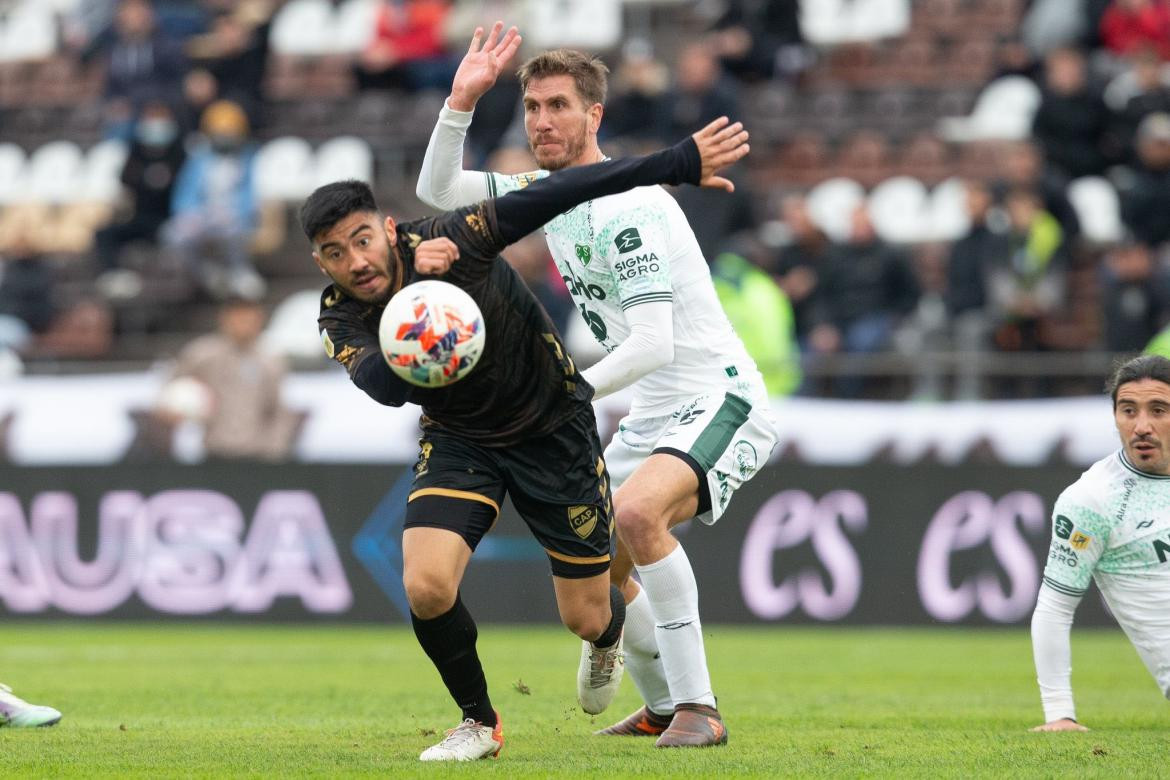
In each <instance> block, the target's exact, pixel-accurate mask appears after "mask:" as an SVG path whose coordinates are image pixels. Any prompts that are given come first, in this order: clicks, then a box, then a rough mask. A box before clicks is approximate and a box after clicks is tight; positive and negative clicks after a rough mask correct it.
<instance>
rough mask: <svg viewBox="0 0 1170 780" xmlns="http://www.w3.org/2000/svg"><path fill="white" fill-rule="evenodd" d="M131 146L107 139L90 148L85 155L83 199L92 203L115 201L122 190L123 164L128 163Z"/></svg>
mask: <svg viewBox="0 0 1170 780" xmlns="http://www.w3.org/2000/svg"><path fill="white" fill-rule="evenodd" d="M129 151H130V150H129V148H128V147H127V145H126V143H125V142H124V141H119V140H117V139H113V138H110V139H107V140H105V141H102V142H101V143H99V144H97V145H96V146H94V147H93V148H91V149H90V150H89V153H88V154H86V156H85V172H84V181H83V184H82V200H85V201H87V202H92V203H113V202H114V201H115V200H117V198H118V194H119V193H120V192H121V191H122V181H121V179H122V166H123V165H125V164H126V155H127V154H128V153H129Z"/></svg>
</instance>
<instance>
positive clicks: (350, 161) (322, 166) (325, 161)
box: [313, 135, 374, 187]
mask: <svg viewBox="0 0 1170 780" xmlns="http://www.w3.org/2000/svg"><path fill="white" fill-rule="evenodd" d="M315 170H316V174H315V176H314V179H313V186H314V187H319V186H321V185H322V184H328V183H329V182H331V181H337V180H339V179H357V180H359V181H364V182H368V183H373V181H374V153H373V152H372V151H371V150H370V145H369V144H368V143H367V142H366V140H365V139H363V138H357V137H355V136H352V135H343V136H338V137H337V138H330V139H329V140H328V141H326V142H325V143H323V144H321V146H320V147H319V148H318V149H317V162H316V166H315Z"/></svg>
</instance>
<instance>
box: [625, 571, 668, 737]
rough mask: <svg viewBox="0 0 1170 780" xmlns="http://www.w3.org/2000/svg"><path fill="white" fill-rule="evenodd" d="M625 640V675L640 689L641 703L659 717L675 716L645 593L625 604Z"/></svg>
mask: <svg viewBox="0 0 1170 780" xmlns="http://www.w3.org/2000/svg"><path fill="white" fill-rule="evenodd" d="M624 630H625V636H624V639H623V640H622V647H623V650H624V652H625V654H626V673H627V674H629V675H630V677H631V678H632V679H633V681H634V685H636V686H638V693H640V694H642V701H644V702H646V706H647V707H649V708H650V709H651V710H652V711H653V712H656V713H658V714H659V715H669V714H670V713H672V712H674V703H673V701H672V700H671V698H670V686H668V685H667V684H666V670H665V669H663V668H662V659H661V658H660V657H659V655H658V642H657V641H656V640H655V637H654V633H655V628H654V612H653V611H651V609H650V599H649V598H648V597H647V596H646V591H645V590H639V591H638V595H637V596H635V597H634V600H633V601H631V602H630V603H629V604H626V622H625V628H624Z"/></svg>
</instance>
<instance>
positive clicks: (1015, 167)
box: [996, 141, 1081, 240]
mask: <svg viewBox="0 0 1170 780" xmlns="http://www.w3.org/2000/svg"><path fill="white" fill-rule="evenodd" d="M1000 170H1002V172H1003V176H1004V181H1003V182H1002V183H1000V185H999V186H997V188H996V189H1002V192H1000V193H999V195H1000V196H1001V197H1002V195H1003V194H1006V192H1007V191H1008V190H1011V189H1013V188H1019V187H1022V188H1024V189H1032V190H1036V191H1037V192H1038V193H1040V197H1041V198H1042V199H1043V201H1044V210H1045V211H1047V212H1048V213H1049V214H1051V215H1052V216H1054V217H1056V219H1057V221H1058V222H1060V227H1061V229H1062V230H1064V236H1065V239H1066V240H1072V239H1073V238H1075V237H1076V236H1079V235H1080V233H1081V222H1080V218H1079V217H1077V211H1076V209H1075V208H1073V205H1072V203H1071V202H1070V201H1069V199H1068V195H1067V194H1066V193H1065V190H1066V188H1067V187H1068V179H1067V178H1066V177H1065V176H1064V175H1063V174H1062V173H1060V172H1059V171H1055V170H1052V169H1045V168H1044V158H1043V156H1042V155H1041V153H1040V149H1039V148H1038V147H1037V146H1036V145H1035V144H1034V143H1032V142H1031V141H1018V142H1015V143H1011V144H1008V145H1007V146H1006V147H1005V149H1004V159H1003V164H1002V165H1001V166H1000Z"/></svg>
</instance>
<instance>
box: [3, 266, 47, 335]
mask: <svg viewBox="0 0 1170 780" xmlns="http://www.w3.org/2000/svg"><path fill="white" fill-rule="evenodd" d="M53 288H54V285H53V276H52V273H51V271H50V269H49V266H48V264H47V263H46V262H45V261H44V259H42V258H41V257H40V256H39V255H37V254H36V253H35V252H33V251H32V250H31V249H30V248H28V247H27V246H17V247H15V248H14V251H13V252H11V253H10V254H8V255H6V256H4V257H0V350H2V349H4V348H9V349H13V350H16V351H22V350H26V349H27V348H29V347H30V346H31V345H32V340H33V337H34V334H37V333H44V332H45V331H47V330H48V329H49V325H50V323H52V321H53V316H54V313H55V305H54V301H53Z"/></svg>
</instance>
